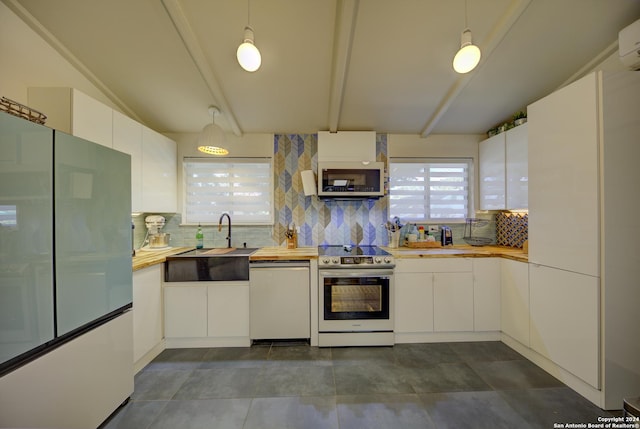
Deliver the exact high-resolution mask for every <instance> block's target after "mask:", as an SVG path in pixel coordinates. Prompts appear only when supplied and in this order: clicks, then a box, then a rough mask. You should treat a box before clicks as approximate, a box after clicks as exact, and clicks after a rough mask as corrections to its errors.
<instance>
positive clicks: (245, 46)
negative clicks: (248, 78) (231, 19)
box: [236, 27, 262, 72]
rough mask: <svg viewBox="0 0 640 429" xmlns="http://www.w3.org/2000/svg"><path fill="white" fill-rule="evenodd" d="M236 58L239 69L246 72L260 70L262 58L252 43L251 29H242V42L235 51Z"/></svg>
mask: <svg viewBox="0 0 640 429" xmlns="http://www.w3.org/2000/svg"><path fill="white" fill-rule="evenodd" d="M236 57H237V58H238V63H239V64H240V67H242V68H243V69H245V70H246V71H248V72H254V71H256V70H258V69H259V68H260V64H262V56H261V55H260V51H259V50H258V48H256V45H255V44H254V43H253V29H252V28H251V27H245V29H244V41H243V42H242V44H241V45H240V46H238V50H237V51H236Z"/></svg>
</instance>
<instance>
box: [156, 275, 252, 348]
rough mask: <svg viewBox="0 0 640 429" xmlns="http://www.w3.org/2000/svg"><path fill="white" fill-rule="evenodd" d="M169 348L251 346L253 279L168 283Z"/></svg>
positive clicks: (166, 321) (166, 328) (166, 287)
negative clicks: (250, 302) (250, 322)
mask: <svg viewBox="0 0 640 429" xmlns="http://www.w3.org/2000/svg"><path fill="white" fill-rule="evenodd" d="M164 309H165V329H164V332H165V341H166V345H167V348H179V347H216V346H218V347H235V346H238V347H240V346H248V345H250V341H249V282H248V281H234V282H175V283H165V284H164Z"/></svg>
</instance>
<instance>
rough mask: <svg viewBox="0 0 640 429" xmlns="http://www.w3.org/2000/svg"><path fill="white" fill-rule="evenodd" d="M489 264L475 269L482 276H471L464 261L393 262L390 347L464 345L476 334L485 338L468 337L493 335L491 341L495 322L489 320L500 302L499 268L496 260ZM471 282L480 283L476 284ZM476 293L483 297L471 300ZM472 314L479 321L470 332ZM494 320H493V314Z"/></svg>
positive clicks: (496, 327) (470, 264)
mask: <svg viewBox="0 0 640 429" xmlns="http://www.w3.org/2000/svg"><path fill="white" fill-rule="evenodd" d="M486 259H492V258H486ZM495 261H497V262H489V261H486V262H485V263H479V267H481V268H482V270H481V271H479V273H478V275H477V276H476V275H475V274H474V270H475V268H474V262H473V261H472V259H470V258H428V259H426V258H425V259H402V258H398V259H397V260H396V269H395V328H394V331H395V334H396V342H419V341H470V340H473V339H475V338H479V337H478V336H477V335H478V334H480V335H486V334H484V333H475V332H474V331H493V334H492V335H494V336H495V335H497V334H495V333H497V332H499V330H500V323H499V322H500V321H499V319H498V320H496V319H495V317H496V316H495V314H496V306H499V302H500V296H499V291H500V275H499V267H500V265H499V259H497V258H496V259H495ZM488 267H489V268H488ZM476 278H478V279H481V281H479V282H476ZM476 290H481V291H482V293H483V295H482V296H481V297H479V298H478V299H477V300H476V297H475V295H476ZM498 310H499V308H498ZM476 314H478V315H480V318H479V320H480V321H481V323H480V324H479V326H478V327H476V326H475V325H476V317H475V315H476ZM497 314H498V317H499V311H498V312H497ZM497 338H498V337H496V338H495V339H497ZM483 339H489V338H487V337H483ZM492 339H493V338H492Z"/></svg>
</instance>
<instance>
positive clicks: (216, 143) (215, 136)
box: [197, 106, 229, 156]
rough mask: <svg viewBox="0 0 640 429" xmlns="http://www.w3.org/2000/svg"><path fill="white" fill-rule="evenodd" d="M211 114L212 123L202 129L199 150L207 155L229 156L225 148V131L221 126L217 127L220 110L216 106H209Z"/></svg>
mask: <svg viewBox="0 0 640 429" xmlns="http://www.w3.org/2000/svg"><path fill="white" fill-rule="evenodd" d="M209 114H210V115H211V116H212V121H211V123H210V124H208V125H207V126H205V127H204V128H203V129H202V132H201V133H200V135H199V136H198V140H197V144H198V150H199V151H200V152H202V153H206V154H207V155H216V156H224V155H228V154H229V151H228V150H227V149H225V147H224V146H225V145H226V143H227V139H226V137H225V135H224V131H223V130H222V128H220V125H216V115H219V114H220V109H218V108H217V107H216V106H209Z"/></svg>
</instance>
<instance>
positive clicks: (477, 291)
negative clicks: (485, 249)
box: [473, 258, 501, 332]
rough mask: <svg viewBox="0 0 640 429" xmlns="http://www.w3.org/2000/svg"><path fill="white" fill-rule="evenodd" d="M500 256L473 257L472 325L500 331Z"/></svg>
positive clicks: (476, 329)
mask: <svg viewBox="0 0 640 429" xmlns="http://www.w3.org/2000/svg"><path fill="white" fill-rule="evenodd" d="M500 261H501V258H474V259H473V327H474V330H475V331H494V332H499V331H500V270H501V266H500Z"/></svg>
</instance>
